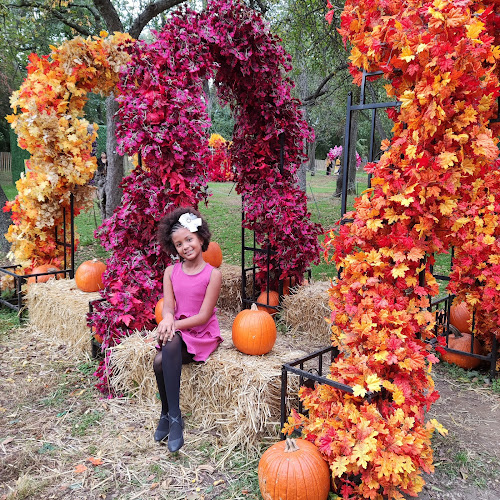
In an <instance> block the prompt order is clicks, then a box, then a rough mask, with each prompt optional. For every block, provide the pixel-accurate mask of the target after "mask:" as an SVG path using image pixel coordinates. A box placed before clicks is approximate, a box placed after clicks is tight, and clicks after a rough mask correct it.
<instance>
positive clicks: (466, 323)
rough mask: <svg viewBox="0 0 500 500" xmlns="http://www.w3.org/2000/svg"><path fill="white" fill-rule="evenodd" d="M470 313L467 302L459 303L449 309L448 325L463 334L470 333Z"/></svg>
mask: <svg viewBox="0 0 500 500" xmlns="http://www.w3.org/2000/svg"><path fill="white" fill-rule="evenodd" d="M471 321H472V313H471V310H470V308H469V306H468V304H467V302H459V303H458V304H456V305H455V304H453V305H452V306H451V307H450V324H452V325H453V326H454V327H456V328H458V329H459V331H461V332H464V333H472V332H471Z"/></svg>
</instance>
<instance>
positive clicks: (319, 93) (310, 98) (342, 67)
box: [303, 64, 349, 104]
mask: <svg viewBox="0 0 500 500" xmlns="http://www.w3.org/2000/svg"><path fill="white" fill-rule="evenodd" d="M348 67H349V66H348V65H347V64H341V65H340V66H338V67H337V68H335V69H334V70H333V71H332V72H331V73H330V74H329V75H327V76H326V77H325V78H323V80H322V81H321V83H320V84H319V85H318V88H317V89H316V91H315V92H314V94H311V95H310V96H307V97H306V98H305V99H303V102H304V103H307V104H310V102H309V101H312V102H313V103H314V101H315V100H316V99H317V98H318V97H320V96H322V95H324V94H325V93H326V90H325V91H324V90H323V87H324V86H325V85H326V84H327V83H328V82H329V81H330V80H331V79H332V78H333V77H334V76H335V75H336V74H337V73H338V72H339V71H343V70H345V69H347V68H348Z"/></svg>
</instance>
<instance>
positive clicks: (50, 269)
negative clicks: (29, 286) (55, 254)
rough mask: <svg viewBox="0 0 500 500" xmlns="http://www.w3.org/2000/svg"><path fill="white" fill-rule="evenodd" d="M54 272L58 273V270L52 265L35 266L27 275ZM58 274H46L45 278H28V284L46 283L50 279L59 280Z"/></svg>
mask: <svg viewBox="0 0 500 500" xmlns="http://www.w3.org/2000/svg"><path fill="white" fill-rule="evenodd" d="M54 271H60V269H59V268H58V267H56V266H53V265H52V264H44V265H42V266H37V267H35V268H33V270H32V271H31V272H30V273H29V274H40V273H52V272H54ZM60 276H61V275H60V274H47V275H45V276H37V277H35V276H32V277H31V278H28V283H47V281H49V280H50V279H52V278H56V279H59V277H60Z"/></svg>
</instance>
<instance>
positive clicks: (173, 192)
mask: <svg viewBox="0 0 500 500" xmlns="http://www.w3.org/2000/svg"><path fill="white" fill-rule="evenodd" d="M155 36H156V40H155V41H154V42H153V43H151V44H147V43H145V42H144V41H139V42H138V43H137V44H135V45H134V46H132V47H130V48H129V49H128V50H129V53H130V56H131V62H130V64H129V65H128V66H127V69H126V70H125V71H124V72H123V73H122V75H121V80H120V84H119V89H120V92H121V94H120V96H119V97H118V100H119V102H120V111H119V118H120V124H119V126H118V127H117V135H118V140H119V143H120V145H121V149H122V151H123V152H125V153H128V154H134V153H137V152H139V153H140V155H141V157H142V158H143V163H142V166H140V167H137V168H135V169H134V171H133V172H132V174H131V175H130V176H129V177H127V178H126V179H125V180H124V181H123V188H124V195H123V202H122V204H121V206H120V207H118V208H117V209H116V211H115V212H114V214H113V216H112V217H110V218H109V219H108V220H107V221H106V222H105V223H104V224H103V225H102V226H101V228H100V229H99V235H100V237H101V241H102V242H103V245H104V246H105V248H106V249H108V250H112V251H113V254H112V256H111V257H110V258H109V259H108V262H107V266H108V268H107V271H106V274H105V276H104V282H105V287H106V288H105V290H104V291H103V292H102V296H103V298H104V299H106V300H105V301H104V302H102V303H99V304H98V305H97V306H96V308H95V311H94V313H93V314H91V315H90V321H91V323H92V324H93V325H94V326H95V328H96V331H97V333H98V334H100V335H101V337H102V338H103V346H104V347H105V348H106V347H109V346H111V345H114V344H116V343H117V342H120V339H121V338H122V337H123V336H125V335H127V332H128V331H129V329H132V328H134V329H142V328H148V327H152V326H153V320H154V314H153V310H154V306H155V304H156V302H157V300H158V296H159V295H160V293H161V281H162V280H161V278H162V274H163V271H164V269H165V266H166V265H168V264H169V263H170V260H169V257H168V256H167V255H165V254H164V253H163V252H162V251H161V250H160V247H159V245H158V244H157V243H156V238H155V230H156V225H157V222H158V221H159V219H160V218H161V217H162V216H163V215H164V214H165V213H167V212H168V211H170V210H172V209H173V208H174V207H175V206H179V205H188V204H189V205H194V206H197V205H198V203H199V202H200V201H202V200H204V199H205V198H206V191H205V180H204V176H203V166H204V163H205V161H206V158H207V156H208V154H209V152H208V138H207V137H206V133H205V131H206V128H207V127H208V126H209V119H208V116H207V114H206V111H205V102H204V97H203V89H202V82H203V80H204V79H206V78H213V79H214V82H215V85H216V86H217V88H218V92H219V97H220V98H221V99H222V100H223V101H224V102H226V103H228V104H229V105H230V106H231V108H232V110H233V113H234V115H235V120H236V126H235V130H236V132H235V134H234V137H233V145H232V147H231V153H232V158H233V164H234V165H235V167H236V177H237V191H238V192H239V193H242V194H244V195H245V197H244V199H245V212H246V219H245V221H244V224H245V226H246V227H247V228H249V229H252V230H254V231H255V232H256V236H257V241H258V242H259V243H265V242H266V241H269V243H270V244H271V245H273V247H274V248H275V249H276V251H277V258H278V259H279V261H280V262H282V263H283V265H282V270H283V272H284V273H285V272H286V273H287V274H288V275H296V276H297V277H299V276H302V275H303V273H304V271H305V269H306V268H307V267H308V266H309V265H310V263H311V262H314V261H317V260H318V258H319V244H318V238H317V237H318V234H319V231H320V227H319V225H317V224H313V223H311V222H310V220H309V213H308V212H307V205H306V197H305V194H304V193H303V192H302V191H301V190H300V189H299V188H298V186H297V185H296V178H295V171H296V169H297V168H298V166H299V165H300V163H301V162H302V161H303V159H304V158H303V153H302V145H303V143H304V140H307V139H309V138H311V135H312V134H311V131H310V130H309V129H308V127H307V125H306V123H305V122H304V121H303V120H302V118H301V114H300V111H299V109H298V104H299V103H298V101H297V100H295V99H293V98H292V97H291V94H290V91H291V88H292V83H291V81H290V80H289V79H288V78H287V77H286V76H285V75H286V72H287V71H289V69H290V57H289V56H288V55H286V54H285V52H284V50H283V48H282V47H281V46H280V45H279V43H278V42H279V40H278V39H277V38H276V37H275V36H273V35H272V34H271V33H270V31H269V27H268V25H267V24H266V23H265V21H264V20H263V19H262V18H261V17H260V16H259V15H258V14H256V13H255V12H254V11H252V10H251V9H248V8H247V7H245V6H244V5H242V4H240V3H238V2H232V1H228V0H217V1H213V2H211V3H210V5H209V7H208V9H207V10H206V11H204V12H203V13H201V14H197V13H195V12H193V11H190V10H185V11H182V12H181V13H178V14H176V15H174V16H172V18H171V19H170V20H169V21H168V23H167V25H166V26H165V27H164V29H163V30H162V31H161V32H159V33H156V34H155ZM282 132H284V135H285V164H284V171H283V172H282V173H281V172H280V169H279V151H280V142H279V136H280V134H281V133H282ZM97 375H98V377H99V379H100V380H99V383H98V387H99V388H100V389H101V390H103V391H105V392H106V391H107V390H108V384H107V380H106V379H107V377H108V376H109V371H108V368H107V360H104V361H103V362H102V363H101V365H100V367H99V369H98V371H97Z"/></svg>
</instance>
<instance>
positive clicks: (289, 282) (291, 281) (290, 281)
mask: <svg viewBox="0 0 500 500" xmlns="http://www.w3.org/2000/svg"><path fill="white" fill-rule="evenodd" d="M295 285H296V280H295V276H292V277H291V278H289V277H286V278H285V279H284V280H283V295H290V287H294V286H295Z"/></svg>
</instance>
